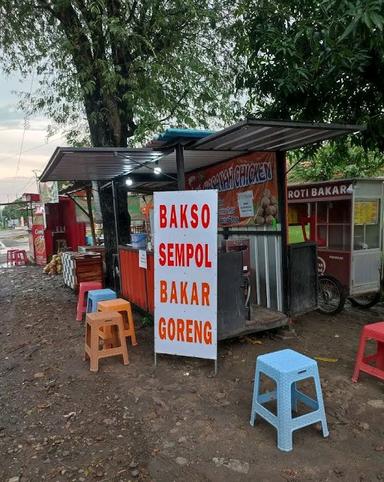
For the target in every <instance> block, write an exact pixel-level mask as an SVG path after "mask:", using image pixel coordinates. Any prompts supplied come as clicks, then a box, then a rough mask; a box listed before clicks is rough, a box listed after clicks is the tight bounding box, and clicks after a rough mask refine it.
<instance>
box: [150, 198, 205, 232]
mask: <svg viewBox="0 0 384 482" xmlns="http://www.w3.org/2000/svg"><path fill="white" fill-rule="evenodd" d="M159 214H160V228H192V229H196V228H198V227H202V228H204V229H207V228H208V226H209V223H210V222H211V211H210V208H209V206H208V204H203V205H202V206H201V208H200V207H199V206H198V205H197V204H178V205H176V204H172V205H171V206H166V205H165V204H160V207H159Z"/></svg>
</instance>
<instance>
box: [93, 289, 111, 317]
mask: <svg viewBox="0 0 384 482" xmlns="http://www.w3.org/2000/svg"><path fill="white" fill-rule="evenodd" d="M115 298H116V293H115V292H114V291H113V290H110V289H109V288H105V289H102V290H90V291H88V300H87V313H94V312H95V311H97V303H98V302H99V301H104V300H113V299H115Z"/></svg>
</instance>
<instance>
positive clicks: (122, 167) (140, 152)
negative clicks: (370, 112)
mask: <svg viewBox="0 0 384 482" xmlns="http://www.w3.org/2000/svg"><path fill="white" fill-rule="evenodd" d="M361 130H364V127H361V126H353V125H335V124H329V125H328V124H310V123H302V122H283V121H279V122H277V121H276V122H275V121H262V120H245V121H243V122H240V123H238V124H235V125H233V126H231V127H228V128H227V129H223V130H222V131H219V132H217V133H214V134H211V135H208V136H206V137H204V138H201V139H199V140H197V141H195V142H192V143H189V144H188V145H187V146H186V147H185V150H184V165H185V172H190V171H192V170H194V169H199V168H201V167H205V166H209V165H212V164H216V163H218V162H221V161H225V160H228V159H231V158H233V157H236V156H238V155H242V154H245V153H248V152H251V151H286V150H289V149H294V148H297V147H302V146H305V145H308V144H311V143H314V142H318V141H322V140H326V139H331V138H333V137H337V136H341V135H343V134H348V133H353V132H356V131H361ZM191 140H192V139H191ZM156 161H158V162H159V166H160V167H161V168H162V171H163V173H168V174H174V173H176V153H175V151H172V152H170V150H169V149H168V151H165V150H164V149H159V148H157V149H150V148H140V149H128V148H116V147H110V148H70V147H62V148H60V147H58V148H57V149H56V150H55V152H54V154H53V156H52V157H51V159H50V161H49V162H48V165H47V166H46V168H45V169H44V172H43V174H42V175H41V176H40V180H41V181H99V180H110V179H114V178H116V177H117V176H122V175H128V174H130V173H133V172H140V173H145V172H147V173H148V172H151V173H152V174H153V168H152V166H153V163H154V162H156Z"/></svg>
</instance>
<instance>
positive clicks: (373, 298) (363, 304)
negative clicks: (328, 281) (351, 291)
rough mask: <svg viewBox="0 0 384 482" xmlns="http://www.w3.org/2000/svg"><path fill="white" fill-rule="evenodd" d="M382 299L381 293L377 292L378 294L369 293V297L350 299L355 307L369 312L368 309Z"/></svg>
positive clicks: (362, 296)
mask: <svg viewBox="0 0 384 482" xmlns="http://www.w3.org/2000/svg"><path fill="white" fill-rule="evenodd" d="M380 299H381V293H380V291H377V292H376V293H369V294H368V295H361V296H354V297H353V298H349V300H350V302H351V303H352V305H353V306H356V307H357V308H362V309H363V310H367V309H368V308H371V307H372V306H374V305H376V304H377V303H378V302H379V301H380Z"/></svg>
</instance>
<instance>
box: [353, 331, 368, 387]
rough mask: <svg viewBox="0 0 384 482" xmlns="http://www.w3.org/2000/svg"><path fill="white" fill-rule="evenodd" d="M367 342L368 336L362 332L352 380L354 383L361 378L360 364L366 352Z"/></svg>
mask: <svg viewBox="0 0 384 482" xmlns="http://www.w3.org/2000/svg"><path fill="white" fill-rule="evenodd" d="M365 342H366V338H365V336H364V334H361V336H360V341H359V349H358V351H357V355H356V362H355V369H354V371H353V376H352V381H353V382H354V383H356V382H357V380H358V379H359V373H360V364H361V363H362V361H363V358H364V352H365Z"/></svg>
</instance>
